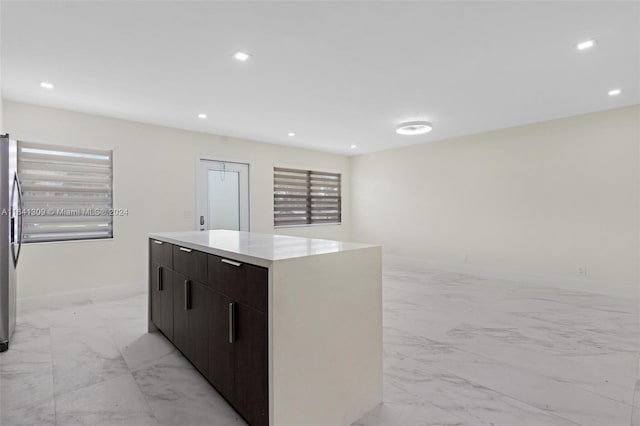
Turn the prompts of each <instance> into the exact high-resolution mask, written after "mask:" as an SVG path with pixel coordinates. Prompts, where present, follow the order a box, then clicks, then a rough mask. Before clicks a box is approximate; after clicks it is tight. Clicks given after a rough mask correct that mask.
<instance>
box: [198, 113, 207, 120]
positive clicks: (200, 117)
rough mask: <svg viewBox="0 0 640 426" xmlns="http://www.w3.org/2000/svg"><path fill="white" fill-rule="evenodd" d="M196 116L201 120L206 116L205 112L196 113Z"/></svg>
mask: <svg viewBox="0 0 640 426" xmlns="http://www.w3.org/2000/svg"><path fill="white" fill-rule="evenodd" d="M198 118H199V119H201V120H204V119H205V118H207V114H204V113H200V114H198Z"/></svg>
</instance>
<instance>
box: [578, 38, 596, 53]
mask: <svg viewBox="0 0 640 426" xmlns="http://www.w3.org/2000/svg"><path fill="white" fill-rule="evenodd" d="M595 45H596V41H595V40H593V39H591V40H585V41H581V42H580V43H578V44H576V49H578V50H587V49H591V48H592V47H593V46H595Z"/></svg>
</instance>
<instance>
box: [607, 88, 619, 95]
mask: <svg viewBox="0 0 640 426" xmlns="http://www.w3.org/2000/svg"><path fill="white" fill-rule="evenodd" d="M620 93H622V90H620V89H613V90H609V96H618V95H619V94H620Z"/></svg>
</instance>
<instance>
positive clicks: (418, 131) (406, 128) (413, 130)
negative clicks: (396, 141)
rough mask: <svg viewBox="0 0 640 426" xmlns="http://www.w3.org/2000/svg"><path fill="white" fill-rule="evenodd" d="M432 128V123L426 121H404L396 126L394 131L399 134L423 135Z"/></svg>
mask: <svg viewBox="0 0 640 426" xmlns="http://www.w3.org/2000/svg"><path fill="white" fill-rule="evenodd" d="M431 130H433V125H432V124H431V123H429V122H428V121H405V122H404V123H400V124H399V125H398V127H396V133H398V134H400V135H409V136H412V135H423V134H425V133H429V132H430V131H431Z"/></svg>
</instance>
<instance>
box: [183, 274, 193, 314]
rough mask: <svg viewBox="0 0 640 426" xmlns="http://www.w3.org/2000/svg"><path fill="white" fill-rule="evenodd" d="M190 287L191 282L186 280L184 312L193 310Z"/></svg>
mask: <svg viewBox="0 0 640 426" xmlns="http://www.w3.org/2000/svg"><path fill="white" fill-rule="evenodd" d="M189 287H190V285H189V280H184V310H185V311H188V310H189V309H191V297H190V293H191V292H190V291H189V290H190V288H189Z"/></svg>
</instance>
